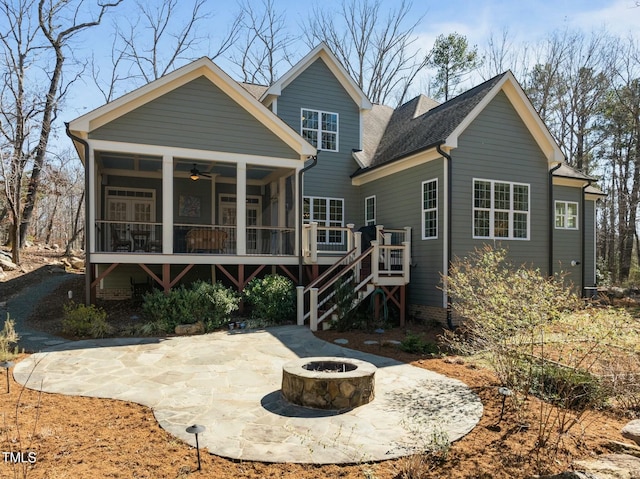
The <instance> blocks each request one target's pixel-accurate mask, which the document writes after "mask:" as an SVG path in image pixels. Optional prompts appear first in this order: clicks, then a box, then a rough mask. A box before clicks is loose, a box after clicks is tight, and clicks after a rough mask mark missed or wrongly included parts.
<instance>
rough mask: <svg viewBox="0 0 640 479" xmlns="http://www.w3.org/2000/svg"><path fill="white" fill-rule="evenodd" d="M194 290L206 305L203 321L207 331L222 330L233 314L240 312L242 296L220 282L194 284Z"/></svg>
mask: <svg viewBox="0 0 640 479" xmlns="http://www.w3.org/2000/svg"><path fill="white" fill-rule="evenodd" d="M192 289H193V290H194V291H195V292H196V293H197V294H198V295H199V297H200V298H201V299H202V300H203V301H204V303H205V304H206V308H205V311H204V312H203V316H202V319H203V320H204V321H205V324H206V326H207V330H213V329H217V328H220V327H221V326H223V325H224V324H225V323H226V322H227V321H229V319H230V318H231V313H233V312H234V311H237V310H238V304H239V303H240V295H239V294H238V293H236V292H235V291H234V290H233V289H231V288H226V287H225V286H224V285H223V284H222V283H220V282H217V283H214V284H211V283H209V282H207V281H198V282H196V283H194V284H193V286H192Z"/></svg>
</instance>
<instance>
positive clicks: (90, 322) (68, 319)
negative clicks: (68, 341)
mask: <svg viewBox="0 0 640 479" xmlns="http://www.w3.org/2000/svg"><path fill="white" fill-rule="evenodd" d="M112 330H113V328H112V327H111V325H110V324H109V323H107V312H106V311H105V310H104V309H102V308H99V307H96V306H95V305H93V304H91V305H89V306H86V305H84V304H76V303H75V302H73V301H71V302H70V303H67V304H65V305H64V315H63V318H62V331H63V332H65V333H66V334H71V335H73V336H78V337H91V338H103V337H104V336H106V335H108V334H110V333H111V332H112Z"/></svg>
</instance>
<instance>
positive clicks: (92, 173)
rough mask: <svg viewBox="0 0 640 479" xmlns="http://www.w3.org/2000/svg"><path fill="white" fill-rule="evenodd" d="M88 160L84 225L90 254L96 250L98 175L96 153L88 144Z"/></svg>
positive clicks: (86, 163)
mask: <svg viewBox="0 0 640 479" xmlns="http://www.w3.org/2000/svg"><path fill="white" fill-rule="evenodd" d="M88 160H89V161H87V162H85V175H87V177H88V180H87V184H88V185H89V191H87V198H88V200H89V201H88V208H89V224H88V225H85V228H86V231H87V234H88V235H89V251H90V252H91V254H93V253H95V251H96V234H95V224H96V213H97V211H98V210H97V208H96V203H97V198H98V196H99V192H100V187H99V184H97V181H98V175H97V171H98V168H96V155H95V150H94V149H93V148H92V147H91V145H89V158H88Z"/></svg>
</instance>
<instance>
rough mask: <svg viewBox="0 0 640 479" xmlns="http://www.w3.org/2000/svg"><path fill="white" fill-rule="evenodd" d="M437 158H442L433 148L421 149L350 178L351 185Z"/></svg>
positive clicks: (363, 183)
mask: <svg viewBox="0 0 640 479" xmlns="http://www.w3.org/2000/svg"><path fill="white" fill-rule="evenodd" d="M439 158H442V155H441V154H440V153H438V152H437V151H436V149H435V148H433V149H431V150H428V151H421V152H419V153H416V154H415V155H411V156H407V157H406V158H402V159H401V160H398V161H393V162H391V163H386V164H384V165H382V166H379V167H377V168H375V169H373V170H371V171H367V172H366V173H362V174H361V175H358V176H355V177H353V178H352V179H351V184H352V185H353V186H362V185H365V184H367V183H370V182H372V181H375V180H379V179H381V178H384V177H386V176H388V175H392V174H394V173H399V172H401V171H404V170H408V169H409V168H413V167H414V166H419V165H422V164H424V163H428V162H430V161H433V160H437V159H439Z"/></svg>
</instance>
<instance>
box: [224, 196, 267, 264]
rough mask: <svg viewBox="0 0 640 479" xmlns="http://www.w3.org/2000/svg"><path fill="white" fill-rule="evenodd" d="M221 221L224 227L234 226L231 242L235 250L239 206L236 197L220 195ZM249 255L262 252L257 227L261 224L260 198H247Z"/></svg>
mask: <svg viewBox="0 0 640 479" xmlns="http://www.w3.org/2000/svg"><path fill="white" fill-rule="evenodd" d="M219 209H220V216H219V217H220V221H221V224H222V225H223V226H233V227H234V228H229V229H230V231H228V233H229V241H230V244H231V245H233V248H234V249H235V244H236V228H235V226H236V225H237V224H238V223H237V206H236V196H235V195H220V202H219ZM246 221H247V234H246V238H247V253H249V254H257V253H259V252H260V234H259V230H258V228H256V227H257V226H260V222H261V200H260V197H259V196H247V220H246Z"/></svg>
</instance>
